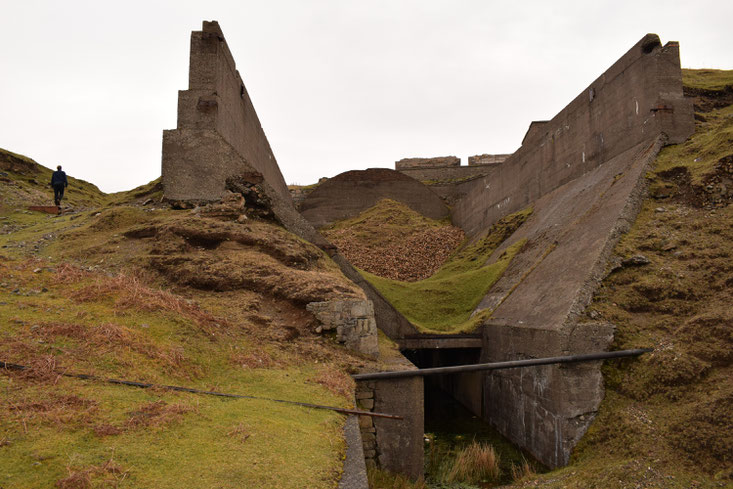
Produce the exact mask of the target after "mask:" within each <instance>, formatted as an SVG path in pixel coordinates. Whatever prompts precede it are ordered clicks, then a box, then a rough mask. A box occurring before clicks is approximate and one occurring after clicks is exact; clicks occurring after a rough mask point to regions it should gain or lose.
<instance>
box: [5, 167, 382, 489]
mask: <svg viewBox="0 0 733 489" xmlns="http://www.w3.org/2000/svg"><path fill="white" fill-rule="evenodd" d="M15 158H19V157H17V156H15ZM14 161H16V160H14ZM29 161H30V160H27V159H25V158H24V159H23V161H21V163H17V161H16V163H14V164H13V166H12V167H11V165H10V164H8V165H7V166H8V168H7V169H5V170H3V172H4V173H5V175H6V176H5V177H3V178H6V179H8V180H9V181H2V182H0V185H2V187H0V191H2V192H3V196H11V197H12V198H11V199H8V200H5V199H4V200H3V207H2V210H0V226H2V232H1V233H0V360H2V361H7V362H12V363H18V364H23V365H30V366H32V367H33V369H32V370H30V371H25V372H17V371H2V372H0V392H2V393H3V395H2V396H0V487H3V488H5V487H8V488H11V487H13V488H15V487H18V488H20V487H22V488H33V487H39V488H40V487H44V488H45V487H60V488H77V487H120V488H124V487H131V488H132V487H156V488H165V487H187V488H196V487H200V488H211V487H222V488H223V487H252V488H260V487H292V488H302V487H309V488H311V487H312V488H319V487H320V488H332V487H334V485H335V481H337V480H338V478H339V476H340V470H341V463H342V462H341V461H342V457H343V453H344V449H345V447H344V442H343V435H342V431H341V430H342V427H343V422H344V417H343V415H340V414H336V413H334V412H331V411H321V410H313V409H306V408H303V407H298V406H293V405H287V404H280V403H272V402H267V401H264V400H252V399H225V398H217V397H210V396H202V395H196V394H189V393H181V392H172V391H168V390H165V389H157V388H155V389H138V388H131V387H123V386H119V385H111V384H105V383H100V382H96V381H91V380H80V379H74V378H68V377H63V376H61V375H60V373H62V372H71V373H85V374H94V375H97V376H99V377H112V378H120V379H128V380H133V381H144V382H152V383H159V384H168V385H183V386H189V387H194V388H199V389H204V390H216V391H220V392H231V393H238V394H244V395H250V396H256V397H265V398H276V399H285V400H294V401H305V402H310V403H317V404H328V405H333V406H341V407H349V406H350V403H351V399H353V384H352V381H351V379H350V377H349V375H348V372H351V371H353V370H354V369H357V368H360V367H361V368H363V367H370V368H377V365H375V364H374V363H373V362H372V361H371V360H368V359H366V358H363V357H361V356H359V355H355V354H351V353H349V352H347V351H346V350H344V349H343V348H342V347H340V346H338V345H336V344H335V341H334V340H333V339H332V338H330V337H328V336H323V335H319V334H316V333H315V332H314V331H315V326H316V324H315V323H314V320H313V318H312V316H311V315H310V313H307V312H306V311H305V307H304V306H305V304H306V303H307V302H310V301H314V300H327V299H330V298H335V297H361V296H362V292H361V291H360V290H359V289H358V288H356V287H355V286H354V285H353V284H352V283H351V282H349V281H348V280H346V279H345V278H344V277H343V275H342V274H341V272H340V271H339V270H338V268H337V267H336V265H335V264H334V263H333V262H331V261H330V259H329V258H328V257H327V256H326V255H325V254H324V253H323V252H322V251H321V250H319V249H317V248H315V247H314V246H312V245H310V244H309V243H306V242H304V241H302V240H300V239H299V238H297V237H295V236H293V235H291V234H289V233H288V232H286V231H285V230H284V229H282V228H280V227H279V226H277V225H275V224H272V223H270V222H266V221H260V220H257V219H252V218H250V219H247V218H246V217H241V212H240V211H241V209H237V208H236V205H235V206H234V207H232V206H227V205H224V204H222V205H218V206H217V205H214V206H207V207H203V208H198V209H194V210H193V211H191V210H179V211H174V210H171V209H169V208H167V207H163V206H161V205H160V204H159V203H158V201H159V198H156V193H158V192H159V191H160V186H159V183H158V182H151V183H150V184H148V185H146V186H143V187H140V188H138V189H135V190H133V191H130V192H123V193H119V194H113V195H105V194H103V193H101V192H99V191H98V190H95V189H96V188H95V187H93V186H88V187H84V183H82V182H78V181H75V180H72V181H71V182H70V188H69V201H68V202H69V204H70V205H69V208H68V209H67V210H66V211H65V212H64V213H63V214H62V215H60V216H49V215H45V214H40V213H34V212H28V211H26V210H24V209H25V205H26V203H28V199H29V198H31V197H32V198H38V199H39V200H40V199H41V198H45V195H44V194H45V192H46V189H45V188H44V187H43V184H42V183H40V182H41V177H40V176H39V175H43V174H44V173H45V172H44V170H43V169H39V168H35V167H34V165H35V163H33V162H32V161H30V163H29ZM26 163H27V164H26ZM31 163H33V164H31ZM33 175H36V177H35V179H36V183H33V182H31V181H30V180H31V179H32V178H33ZM44 178H45V177H44ZM82 187H83V188H85V189H87V192H84V193H82V192H81V188H82ZM237 219H238V220H237ZM383 343H384V344H385V345H386V343H385V342H383Z"/></svg>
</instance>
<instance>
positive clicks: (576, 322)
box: [397, 34, 694, 467]
mask: <svg viewBox="0 0 733 489" xmlns="http://www.w3.org/2000/svg"><path fill="white" fill-rule="evenodd" d="M693 131H694V118H693V111H692V103H691V102H690V101H689V100H686V99H684V97H683V94H682V80H681V70H680V64H679V48H678V45H677V43H674V42H670V43H668V44H667V45H666V46H662V44H661V43H660V41H659V38H658V37H657V36H656V35H653V34H650V35H647V36H645V37H644V38H643V39H642V40H641V41H639V42H638V43H637V44H636V45H635V46H633V47H632V48H631V50H629V51H628V52H627V53H626V54H625V55H624V56H623V57H622V58H621V59H619V61H617V62H616V63H615V64H614V65H613V66H611V68H609V69H608V70H607V71H606V72H605V73H604V74H603V75H601V77H599V78H598V79H597V80H596V81H594V82H593V83H592V84H591V85H590V86H589V87H588V88H587V89H586V90H584V91H583V92H582V93H581V94H580V95H578V97H577V98H576V99H575V100H573V101H572V102H571V103H570V104H569V105H568V106H567V107H566V108H565V109H563V110H562V111H561V112H560V113H559V114H557V115H556V116H555V117H554V118H552V119H551V120H549V121H536V122H533V123H532V124H531V125H530V127H529V130H528V131H527V134H526V136H525V138H524V141H523V143H522V147H521V148H520V149H519V150H518V151H517V152H516V153H514V154H513V155H512V156H511V157H509V158H508V159H507V160H505V161H504V162H503V163H502V164H499V165H495V166H493V167H492V168H491V169H490V171H489V172H488V173H487V175H486V176H484V177H482V178H479V179H475V180H473V181H470V182H468V183H466V184H464V185H463V188H464V189H465V190H466V195H465V197H464V198H462V199H461V200H459V201H458V202H457V203H456V205H455V207H454V208H453V212H452V218H453V222H454V223H455V224H458V225H460V226H461V227H462V228H463V229H464V231H466V232H467V234H469V235H471V236H478V235H481V233H483V232H485V231H486V230H487V228H488V227H489V226H491V225H492V224H493V223H495V222H496V221H497V220H498V219H500V218H501V217H503V216H506V215H508V214H511V213H512V212H515V211H519V210H522V209H525V208H527V207H530V206H531V207H532V208H533V214H532V216H531V217H530V218H529V220H527V222H525V223H524V224H523V225H522V226H521V227H520V228H519V229H518V230H517V231H516V232H515V233H514V235H512V236H511V238H509V239H508V240H507V241H506V242H505V243H504V244H503V245H502V246H501V247H499V248H498V249H497V250H496V251H495V252H494V254H493V255H492V256H491V257H490V258H489V261H495V260H497V259H498V257H499V256H501V254H502V253H503V252H504V251H505V250H506V249H507V248H508V247H509V246H511V245H513V244H515V243H516V242H517V241H519V240H521V239H526V240H527V241H526V245H525V246H524V248H523V249H522V250H521V252H520V253H518V254H517V255H516V256H515V258H514V259H513V261H512V262H511V264H510V266H509V268H508V269H507V271H506V272H505V273H504V275H503V277H502V278H501V279H500V280H499V281H498V282H497V283H496V284H495V285H494V286H493V287H492V288H491V290H490V291H489V293H488V294H487V295H486V297H484V299H483V301H482V302H481V303H480V305H479V306H478V308H477V309H476V311H477V312H478V311H479V310H483V309H489V310H491V311H493V312H492V315H491V318H490V319H489V320H488V321H487V322H486V323H485V324H484V325H483V328H482V335H483V341H482V344H481V349H480V359H481V361H482V362H495V361H504V360H516V359H523V358H536V357H547V356H558V355H567V354H575V353H589V352H593V351H603V350H605V349H607V348H608V347H609V345H610V343H611V341H612V339H613V325H612V324H608V323H604V322H598V321H594V320H591V319H590V318H588V317H586V316H585V315H584V311H585V308H586V306H587V305H588V304H589V302H590V300H591V298H592V295H593V292H594V291H595V289H596V287H597V285H598V283H599V282H600V280H601V279H602V277H603V275H604V273H605V269H606V266H607V263H608V259H609V256H610V253H611V251H612V249H613V247H614V245H615V243H616V242H617V240H618V238H619V236H620V235H621V234H622V233H623V232H625V231H626V230H627V229H628V228H629V226H630V225H631V223H632V222H633V220H634V218H635V216H636V214H637V211H638V207H639V205H640V203H641V200H642V196H643V191H644V185H645V180H644V174H645V171H646V169H647V168H648V166H649V165H650V164H651V162H652V161H653V160H654V158H655V157H656V155H657V154H658V152H659V151H660V149H661V148H662V147H663V146H664V145H665V144H668V143H680V142H682V141H684V140H685V139H686V138H687V137H689V136H690V135H691V134H692V133H693ZM397 341H400V339H397ZM409 341H410V343H411V344H413V345H414V344H415V343H416V341H419V340H415V339H410V340H409ZM430 341H431V342H432V341H434V340H433V339H431V340H430ZM426 343H427V342H426ZM453 347H455V339H449V338H446V340H445V341H444V344H443V345H442V348H453ZM472 355H475V349H472V350H470V351H469V350H467V353H466V358H468V357H470V356H472ZM599 367H600V365H599V363H595V364H583V365H574V366H563V367H559V366H544V367H535V368H527V369H516V370H506V371H497V372H493V373H490V374H482V375H481V376H480V377H481V378H482V380H479V379H478V378H477V376H476V374H467V375H455V376H452V377H453V378H452V379H446V380H444V381H443V382H442V387H443V388H444V389H446V390H448V391H449V392H451V393H452V394H453V395H454V396H455V397H456V398H457V399H458V400H459V401H461V402H462V403H463V404H464V405H465V406H466V407H467V408H469V409H470V410H471V411H473V412H474V413H476V414H477V415H481V416H482V417H483V418H484V419H486V420H487V421H489V422H490V423H491V424H493V425H494V426H495V427H496V428H497V429H499V431H501V432H502V433H503V434H505V435H506V436H507V437H509V439H511V440H512V441H514V442H515V443H517V444H518V445H520V446H522V447H523V448H525V449H527V450H528V451H529V452H530V453H532V454H533V455H534V456H535V457H537V458H538V459H539V460H540V461H542V462H544V463H545V464H547V465H549V466H551V467H557V466H562V465H565V464H567V462H568V460H569V457H570V454H571V451H572V449H573V447H574V446H575V444H576V443H577V442H578V440H579V439H580V437H581V436H582V435H583V434H584V433H585V431H586V430H587V428H588V426H589V425H590V423H591V422H592V420H593V418H594V417H595V413H596V411H597V409H598V407H599V405H600V402H601V400H602V398H603V384H602V377H601V373H600V368H599Z"/></svg>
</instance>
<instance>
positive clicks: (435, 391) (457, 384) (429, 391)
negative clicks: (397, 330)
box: [402, 348, 483, 419]
mask: <svg viewBox="0 0 733 489" xmlns="http://www.w3.org/2000/svg"><path fill="white" fill-rule="evenodd" d="M402 354H403V355H405V357H407V359H408V360H410V361H411V362H412V363H413V364H414V365H415V366H416V367H417V368H420V369H423V368H433V367H452V366H455V365H470V364H475V363H479V362H480V359H481V348H423V349H411V350H403V352H402ZM482 375H483V374H482V373H481V372H466V373H459V374H450V375H434V376H430V377H425V378H424V379H423V380H424V390H425V419H427V418H428V417H429V416H430V415H431V414H432V412H431V409H433V406H431V404H430V403H429V402H428V400H432V399H440V398H442V397H445V396H446V395H447V396H450V397H451V398H452V399H454V400H455V402H458V403H460V404H461V405H463V407H464V408H465V409H467V410H468V411H469V412H471V413H472V414H473V415H475V416H478V417H481V414H482V411H483V404H482V402H483V387H482V386H483V381H482Z"/></svg>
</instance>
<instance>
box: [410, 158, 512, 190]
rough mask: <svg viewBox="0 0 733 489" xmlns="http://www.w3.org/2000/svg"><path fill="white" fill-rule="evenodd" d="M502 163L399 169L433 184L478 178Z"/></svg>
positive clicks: (416, 178)
mask: <svg viewBox="0 0 733 489" xmlns="http://www.w3.org/2000/svg"><path fill="white" fill-rule="evenodd" d="M498 165H500V163H487V164H485V165H474V166H438V167H431V168H407V169H404V170H398V171H399V172H400V173H404V174H405V175H407V176H410V177H412V178H414V179H415V180H418V181H420V182H424V183H427V184H429V185H431V188H432V184H433V183H437V182H445V183H449V182H453V183H455V182H457V181H461V180H463V181H465V180H468V179H471V178H478V177H483V176H486V175H489V174H490V173H491V171H492V170H493V168H494V167H496V166H498Z"/></svg>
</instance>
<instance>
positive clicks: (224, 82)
mask: <svg viewBox="0 0 733 489" xmlns="http://www.w3.org/2000/svg"><path fill="white" fill-rule="evenodd" d="M251 169H255V170H257V171H258V172H260V173H261V174H262V175H263V176H264V178H265V181H266V182H267V183H268V184H269V185H270V186H271V187H272V188H273V189H274V190H275V192H277V193H278V195H279V196H280V197H281V198H282V199H284V200H286V201H290V194H289V192H288V189H287V186H286V184H285V180H284V179H283V176H282V174H281V173H280V168H279V167H278V165H277V161H276V160H275V156H274V155H273V153H272V149H271V148H270V144H269V142H268V141H267V137H266V136H265V133H264V131H263V130H262V127H261V126H260V121H259V119H258V117H257V113H256V112H255V110H254V106H253V105H252V101H251V100H250V98H249V94H248V93H247V89H246V88H245V87H244V83H243V82H242V78H241V77H240V75H239V72H238V71H237V69H236V65H235V63H234V58H233V57H232V54H231V52H230V51H229V47H228V46H227V43H226V41H225V39H224V35H223V34H222V31H221V29H220V28H219V24H218V23H217V22H204V23H203V29H202V30H201V31H196V32H192V33H191V54H190V66H189V89H188V90H185V91H180V92H179V93H178V125H177V129H175V130H168V131H163V192H164V195H165V197H166V198H168V199H171V200H196V201H211V200H218V199H219V198H221V197H222V196H223V195H224V193H225V183H224V180H225V179H226V177H228V176H232V175H238V174H240V173H242V172H246V171H251Z"/></svg>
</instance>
